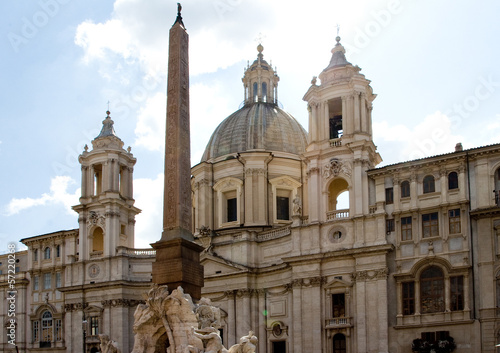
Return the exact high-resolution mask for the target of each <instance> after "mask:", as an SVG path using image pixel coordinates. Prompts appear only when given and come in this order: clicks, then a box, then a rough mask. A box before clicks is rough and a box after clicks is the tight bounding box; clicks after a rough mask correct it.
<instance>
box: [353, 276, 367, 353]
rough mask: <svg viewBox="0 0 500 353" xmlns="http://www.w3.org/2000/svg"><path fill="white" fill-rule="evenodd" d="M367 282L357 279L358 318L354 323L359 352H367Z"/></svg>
mask: <svg viewBox="0 0 500 353" xmlns="http://www.w3.org/2000/svg"><path fill="white" fill-rule="evenodd" d="M365 287H366V282H365V281H361V280H358V279H357V278H356V302H355V305H356V316H357V320H356V322H355V323H354V325H355V327H356V329H357V347H358V352H367V347H366V341H367V336H366V305H365V300H366V288H365Z"/></svg>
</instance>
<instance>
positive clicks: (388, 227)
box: [385, 219, 394, 233]
mask: <svg viewBox="0 0 500 353" xmlns="http://www.w3.org/2000/svg"><path fill="white" fill-rule="evenodd" d="M385 231H386V232H387V233H390V232H394V219H386V220H385Z"/></svg>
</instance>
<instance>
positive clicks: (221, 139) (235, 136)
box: [201, 44, 307, 162]
mask: <svg viewBox="0 0 500 353" xmlns="http://www.w3.org/2000/svg"><path fill="white" fill-rule="evenodd" d="M263 50H264V47H263V46H262V44H259V45H258V46H257V51H258V55H257V59H256V60H255V61H254V62H253V63H252V64H251V65H247V67H246V70H245V75H244V76H243V79H242V81H243V88H244V91H245V101H244V102H245V105H244V106H243V108H241V109H239V110H237V111H236V112H234V113H233V114H231V115H230V116H229V117H227V118H226V119H225V120H224V121H223V122H222V123H220V125H219V126H218V127H217V128H216V129H215V131H214V133H213V134H212V137H211V138H210V141H209V142H208V145H207V148H206V149H205V153H204V154H203V157H202V159H201V161H202V162H204V161H208V160H210V159H213V158H217V157H221V156H225V155H228V154H233V153H238V152H246V151H254V150H260V151H269V152H288V153H294V154H299V153H302V152H304V151H305V150H306V146H307V137H306V136H307V133H306V131H305V130H304V128H303V127H302V126H301V125H300V124H299V123H298V122H297V120H295V118H294V117H293V116H291V115H290V114H288V113H287V112H285V111H284V110H282V109H280V108H279V107H278V81H279V77H278V74H277V73H276V70H275V69H273V67H272V65H270V64H269V63H268V62H267V61H265V60H264V55H263V54H262V51H263Z"/></svg>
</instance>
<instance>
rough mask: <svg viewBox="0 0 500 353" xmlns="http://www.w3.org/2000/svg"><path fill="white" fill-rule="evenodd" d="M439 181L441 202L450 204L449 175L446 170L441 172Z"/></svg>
mask: <svg viewBox="0 0 500 353" xmlns="http://www.w3.org/2000/svg"><path fill="white" fill-rule="evenodd" d="M439 179H440V184H441V202H448V183H447V181H448V173H447V172H446V170H444V169H443V170H440V171H439Z"/></svg>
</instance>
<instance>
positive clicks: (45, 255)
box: [43, 246, 50, 260]
mask: <svg viewBox="0 0 500 353" xmlns="http://www.w3.org/2000/svg"><path fill="white" fill-rule="evenodd" d="M43 259H44V260H47V259H50V248H49V247H48V246H47V247H46V248H45V250H44V251H43Z"/></svg>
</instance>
